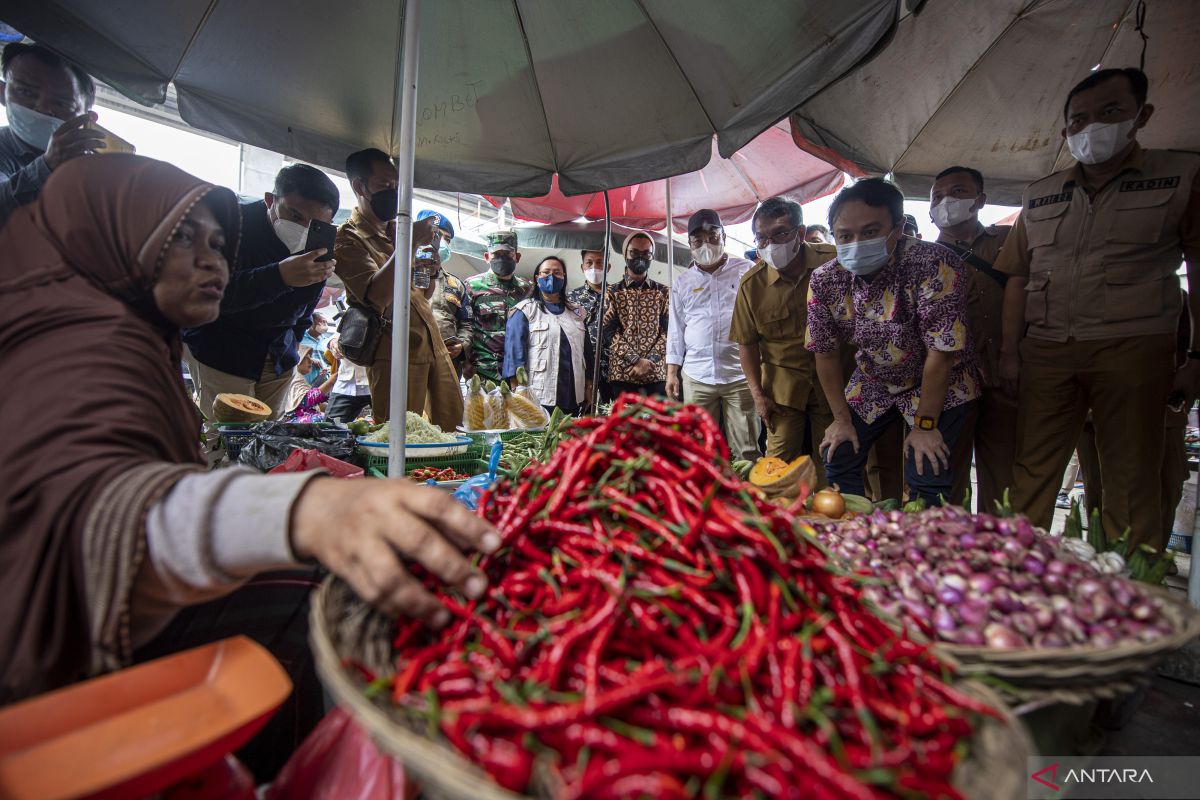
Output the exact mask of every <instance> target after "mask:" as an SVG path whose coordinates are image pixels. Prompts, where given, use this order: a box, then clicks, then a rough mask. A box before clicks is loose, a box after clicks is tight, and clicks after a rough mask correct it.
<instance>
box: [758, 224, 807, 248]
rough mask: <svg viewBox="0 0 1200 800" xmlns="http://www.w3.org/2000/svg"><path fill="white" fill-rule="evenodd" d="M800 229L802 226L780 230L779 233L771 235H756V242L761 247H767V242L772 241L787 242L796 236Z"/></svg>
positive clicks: (773, 242) (772, 242)
mask: <svg viewBox="0 0 1200 800" xmlns="http://www.w3.org/2000/svg"><path fill="white" fill-rule="evenodd" d="M798 230H800V228H790V229H788V230H786V231H780V232H779V233H775V234H772V235H770V236H755V237H754V243H755V244H756V245H758V246H759V247H766V246H767V242H770V243H771V244H787V243H788V242H790V241H791V240H792V239H794V238H795V237H796V231H798Z"/></svg>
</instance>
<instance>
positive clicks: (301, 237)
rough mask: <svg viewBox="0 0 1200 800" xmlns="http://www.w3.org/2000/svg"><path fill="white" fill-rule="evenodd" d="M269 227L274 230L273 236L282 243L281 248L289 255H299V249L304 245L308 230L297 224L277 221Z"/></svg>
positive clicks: (284, 220)
mask: <svg viewBox="0 0 1200 800" xmlns="http://www.w3.org/2000/svg"><path fill="white" fill-rule="evenodd" d="M271 227H272V228H274V229H275V235H276V236H277V237H278V238H279V241H281V242H283V246H284V247H286V248H287V249H288V252H289V253H299V252H300V248H302V247H304V243H305V242H306V241H307V240H308V228H306V227H304V226H303V225H301V224H300V223H299V222H292V221H291V220H290V219H277V220H275V221H273V222H272V223H271Z"/></svg>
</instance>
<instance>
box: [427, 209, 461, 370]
mask: <svg viewBox="0 0 1200 800" xmlns="http://www.w3.org/2000/svg"><path fill="white" fill-rule="evenodd" d="M426 218H431V219H433V224H434V225H435V226H436V227H437V228H438V229H439V230H441V232H442V243H441V246H440V247H439V248H438V260H439V261H440V262H441V263H442V264H445V263H446V262H447V261H448V260H449V259H450V241H451V240H452V239H454V226H453V225H451V224H450V220H448V219H446V217H445V216H444V215H442V214H439V213H438V212H436V211H428V210H426V211H422V212H421V213H420V214H417V221H418V222H420V221H421V220H423V219H426ZM429 305H430V307H431V308H432V309H433V318H434V319H435V320H437V324H438V332H439V333H440V334H441V337H442V341H443V342H445V344H446V350H447V351H449V353H450V359H451V360H452V361H453V362H454V371H455V372H456V373H457V374H458V376H459V377H462V372H463V365H464V364H465V363H466V361H467V354H468V353H470V352H471V293H470V291H469V290H468V289H467V284H466V281H463V280H461V279H459V278H456V277H455V276H453V275H451V274H450V273H449V272H447V271H446V270H445V269H444V268H442V269H439V270H438V273H437V276H436V278H435V280H434V290H433V296H432V297H430V298H429Z"/></svg>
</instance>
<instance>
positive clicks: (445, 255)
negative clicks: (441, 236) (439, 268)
mask: <svg viewBox="0 0 1200 800" xmlns="http://www.w3.org/2000/svg"><path fill="white" fill-rule="evenodd" d="M438 260H439V261H441V262H442V263H443V264H445V263H446V262H447V261H449V260H450V245H448V244H446V243H445V242H442V243H441V245H439V246H438Z"/></svg>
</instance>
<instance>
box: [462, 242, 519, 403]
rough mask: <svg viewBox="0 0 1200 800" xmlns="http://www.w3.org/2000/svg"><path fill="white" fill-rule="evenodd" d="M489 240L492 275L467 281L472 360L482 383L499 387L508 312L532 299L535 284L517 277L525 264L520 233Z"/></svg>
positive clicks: (489, 267)
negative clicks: (517, 273)
mask: <svg viewBox="0 0 1200 800" xmlns="http://www.w3.org/2000/svg"><path fill="white" fill-rule="evenodd" d="M486 240H487V252H486V253H485V254H484V256H483V258H484V260H485V261H486V262H487V263H488V271H487V272H483V273H480V274H479V275H476V276H475V277H473V278H471V279H470V280H469V281H467V289H468V290H469V291H470V294H471V359H472V365H473V367H474V371H475V373H476V374H478V375H479V377H480V378H481V379H483V380H489V381H495V382H496V383H499V382H500V366H501V364H502V363H503V362H504V329H505V327H506V326H507V325H508V312H509V311H510V310H511V309H512V307H513V306H515V305H516V304H517V303H519V302H521V301H522V300H524V299H525V298H526V297H528V296H529V290H530V286H531V285H532V284H531V283H530V282H529V281H527V280H523V279H521V278H518V277H517V276H516V274H515V273H516V269H517V262H518V261H520V260H521V254H520V252H518V251H517V232H516V231H513V230H507V231H496V232H494V233H490V234H488V235H487V237H486Z"/></svg>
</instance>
